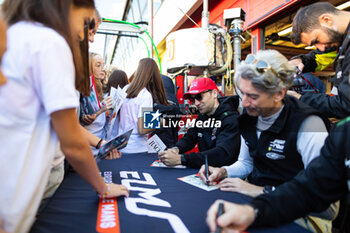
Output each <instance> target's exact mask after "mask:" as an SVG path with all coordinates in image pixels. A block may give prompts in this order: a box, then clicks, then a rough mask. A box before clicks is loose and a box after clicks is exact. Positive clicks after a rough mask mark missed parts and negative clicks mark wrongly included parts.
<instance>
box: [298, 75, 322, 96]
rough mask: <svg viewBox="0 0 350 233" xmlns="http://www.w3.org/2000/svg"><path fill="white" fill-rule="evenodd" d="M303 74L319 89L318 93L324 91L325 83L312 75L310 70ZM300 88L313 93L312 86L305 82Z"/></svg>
mask: <svg viewBox="0 0 350 233" xmlns="http://www.w3.org/2000/svg"><path fill="white" fill-rule="evenodd" d="M303 76H304V77H305V78H306V79H307V80H308V81H309V82H310V83H311V84H312V85H314V87H315V88H316V89H317V90H318V91H319V93H326V84H325V83H324V82H322V81H321V80H320V78H319V77H316V76H314V75H313V74H312V73H311V72H309V73H304V74H303ZM301 90H302V91H303V92H305V93H307V92H311V93H315V90H314V88H313V87H312V86H311V85H309V84H308V83H305V85H304V86H302V87H301Z"/></svg>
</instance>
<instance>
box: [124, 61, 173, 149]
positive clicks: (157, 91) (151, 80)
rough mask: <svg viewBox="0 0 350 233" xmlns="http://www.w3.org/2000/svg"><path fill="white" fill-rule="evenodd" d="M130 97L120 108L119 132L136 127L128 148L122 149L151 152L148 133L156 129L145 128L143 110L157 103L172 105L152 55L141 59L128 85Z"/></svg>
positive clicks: (127, 97)
mask: <svg viewBox="0 0 350 233" xmlns="http://www.w3.org/2000/svg"><path fill="white" fill-rule="evenodd" d="M124 90H126V93H127V96H126V99H125V101H124V102H123V104H122V105H121V108H120V118H119V129H118V133H119V134H123V133H125V132H127V131H129V130H130V129H133V131H132V134H131V136H130V139H129V142H128V145H127V147H125V148H124V149H122V150H121V151H122V152H128V153H140V152H147V151H148V149H147V139H148V134H149V133H150V132H152V131H153V130H154V129H145V128H144V127H143V112H144V111H145V110H148V111H149V110H151V111H152V109H153V103H158V104H164V105H169V103H168V101H167V99H166V95H165V91H164V86H163V83H162V79H161V77H160V72H159V68H158V65H157V63H156V62H155V61H154V60H153V59H151V58H143V59H141V60H140V62H139V64H138V67H137V69H136V71H135V73H134V78H133V81H132V82H131V83H130V84H128V85H126V86H125V87H124Z"/></svg>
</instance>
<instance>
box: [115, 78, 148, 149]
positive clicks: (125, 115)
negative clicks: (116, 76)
mask: <svg viewBox="0 0 350 233" xmlns="http://www.w3.org/2000/svg"><path fill="white" fill-rule="evenodd" d="M128 87H129V85H126V86H125V87H124V88H123V89H124V90H127V88H128ZM152 108H153V99H152V95H151V93H150V92H149V91H147V89H146V88H143V89H142V90H141V91H140V93H139V94H138V95H137V97H135V98H131V99H128V98H127V99H125V101H124V103H123V104H122V106H121V107H120V117H119V129H118V133H119V134H123V133H125V132H127V131H129V130H130V129H133V131H132V133H131V135H130V139H129V142H128V145H127V146H126V147H125V148H124V149H122V150H121V151H122V152H127V153H140V152H147V151H148V150H147V139H148V134H145V135H140V134H139V132H138V129H137V121H138V118H140V117H143V110H150V109H152Z"/></svg>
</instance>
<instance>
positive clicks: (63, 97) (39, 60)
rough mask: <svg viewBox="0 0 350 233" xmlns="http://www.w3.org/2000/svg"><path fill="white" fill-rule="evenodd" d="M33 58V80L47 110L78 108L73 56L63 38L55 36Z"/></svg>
mask: <svg viewBox="0 0 350 233" xmlns="http://www.w3.org/2000/svg"><path fill="white" fill-rule="evenodd" d="M32 58H33V59H32V61H31V62H32V66H31V67H32V72H33V73H32V77H33V79H34V80H33V83H34V85H35V90H36V92H37V94H38V95H39V96H40V99H41V101H42V104H43V106H44V109H45V112H46V113H47V114H48V115H50V114H51V113H53V112H55V111H59V110H62V109H68V108H77V107H78V105H79V99H78V98H77V92H76V89H75V68H74V62H73V56H72V52H71V50H70V48H69V46H68V44H67V42H66V41H65V40H64V39H63V37H60V36H58V35H57V36H52V37H51V38H50V40H48V41H45V43H42V45H41V49H40V50H39V51H38V52H36V53H35V54H33V56H32ZM38 64H39V65H38Z"/></svg>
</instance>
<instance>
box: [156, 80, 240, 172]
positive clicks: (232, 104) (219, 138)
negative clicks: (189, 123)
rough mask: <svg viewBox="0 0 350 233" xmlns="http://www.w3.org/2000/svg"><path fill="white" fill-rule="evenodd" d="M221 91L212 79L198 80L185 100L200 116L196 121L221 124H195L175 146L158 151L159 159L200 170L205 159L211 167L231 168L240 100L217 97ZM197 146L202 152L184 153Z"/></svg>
mask: <svg viewBox="0 0 350 233" xmlns="http://www.w3.org/2000/svg"><path fill="white" fill-rule="evenodd" d="M218 95H219V91H218V88H217V86H216V84H215V83H214V81H213V80H211V79H209V78H199V79H195V80H194V81H193V82H192V83H191V86H190V89H189V91H188V92H187V93H185V94H184V98H185V99H189V100H190V101H191V102H192V103H194V104H195V105H196V107H197V108H198V111H199V112H200V114H199V115H198V117H197V119H196V122H200V123H202V125H204V123H203V122H205V121H211V122H218V125H216V124H210V125H209V126H208V127H200V126H197V125H195V126H194V127H191V128H190V129H189V130H188V131H187V133H186V134H185V135H184V137H183V138H181V139H180V140H179V141H178V142H177V143H176V144H175V146H174V147H172V148H169V149H167V150H165V151H162V152H159V154H158V157H159V159H160V160H161V161H162V162H163V163H164V164H165V165H167V166H176V165H180V164H181V165H185V166H188V167H193V168H200V166H202V164H204V163H205V156H207V157H208V163H209V164H210V165H212V166H224V165H230V164H232V163H233V162H235V161H236V160H237V157H238V154H239V146H240V137H239V133H238V122H237V117H238V115H239V114H238V111H237V107H238V97H237V96H228V97H224V98H220V99H219V98H218ZM197 143H198V149H199V152H198V153H196V152H192V153H188V154H184V153H185V152H187V151H190V150H191V149H193V147H194V146H195V145H196V144H197Z"/></svg>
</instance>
